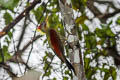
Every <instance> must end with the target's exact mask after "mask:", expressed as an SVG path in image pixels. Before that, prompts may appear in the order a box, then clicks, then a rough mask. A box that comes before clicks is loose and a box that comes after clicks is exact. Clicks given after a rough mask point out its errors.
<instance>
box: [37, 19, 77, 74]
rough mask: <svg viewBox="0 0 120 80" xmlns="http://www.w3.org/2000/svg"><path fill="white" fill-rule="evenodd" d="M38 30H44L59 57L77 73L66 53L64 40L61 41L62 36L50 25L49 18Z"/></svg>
mask: <svg viewBox="0 0 120 80" xmlns="http://www.w3.org/2000/svg"><path fill="white" fill-rule="evenodd" d="M37 30H39V31H43V32H45V33H46V35H47V39H48V42H49V44H50V46H51V47H52V49H53V51H54V53H55V54H56V55H57V56H58V58H59V59H60V60H61V61H62V62H64V63H66V65H67V66H68V68H69V69H70V70H73V72H74V73H75V69H74V67H73V66H72V64H71V63H70V62H69V61H68V60H67V59H66V57H65V55H64V47H63V45H62V42H61V40H60V37H59V35H58V34H57V32H56V30H55V29H54V28H52V27H49V24H48V21H47V20H46V21H45V22H43V23H42V24H40V26H38V29H37Z"/></svg>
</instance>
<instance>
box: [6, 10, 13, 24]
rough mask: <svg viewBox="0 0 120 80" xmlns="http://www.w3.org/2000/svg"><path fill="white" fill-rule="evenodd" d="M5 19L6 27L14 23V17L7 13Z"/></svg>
mask: <svg viewBox="0 0 120 80" xmlns="http://www.w3.org/2000/svg"><path fill="white" fill-rule="evenodd" d="M4 19H5V24H6V25H7V24H9V23H10V22H12V21H13V18H12V16H11V15H10V13H8V12H6V13H5V14H4Z"/></svg>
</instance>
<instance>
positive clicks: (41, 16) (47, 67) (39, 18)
mask: <svg viewBox="0 0 120 80" xmlns="http://www.w3.org/2000/svg"><path fill="white" fill-rule="evenodd" d="M33 1H34V0H33ZM48 1H49V2H48V3H44V2H43V3H40V4H39V5H37V6H36V7H35V8H34V9H33V10H32V11H31V13H32V14H31V13H29V15H30V16H29V17H31V15H33V16H34V17H35V21H36V22H38V24H41V23H42V22H43V21H45V19H46V16H49V17H48V22H49V25H50V26H51V27H52V28H54V29H56V31H57V32H58V33H59V34H60V36H61V38H62V39H61V40H63V44H64V45H65V52H66V53H68V49H69V47H70V46H69V45H67V36H66V37H65V35H66V34H68V35H71V33H68V32H67V31H66V29H65V28H64V25H66V24H64V22H63V21H64V20H63V21H62V20H61V19H64V16H61V14H60V12H61V11H60V7H59V2H58V0H48ZM63 1H64V0H63ZM87 1H88V0H71V5H68V4H66V5H67V7H69V8H71V9H72V10H73V11H74V12H76V13H78V14H80V16H79V17H77V18H75V19H74V18H73V19H74V21H75V26H76V28H75V29H76V31H77V35H76V36H78V37H79V42H80V45H83V46H80V49H81V50H82V51H83V53H84V69H85V75H86V78H87V79H88V80H97V79H98V78H97V77H96V75H98V74H99V75H100V76H101V78H102V80H108V79H112V80H116V79H117V75H118V74H117V65H116V64H115V60H116V59H114V56H112V55H111V53H110V52H117V51H115V50H114V48H116V46H117V45H118V44H117V43H116V41H117V39H118V37H119V36H118V35H119V33H118V34H116V33H115V32H113V29H112V28H111V26H112V24H117V25H120V17H118V18H117V20H116V22H115V23H114V22H113V21H110V22H109V23H104V24H103V23H100V27H98V26H97V25H92V27H96V28H95V30H93V32H91V30H90V26H89V25H87V24H85V21H86V20H87V21H90V22H92V19H93V18H92V19H89V18H88V16H87V13H85V10H86V6H87V4H86V3H87ZM18 3H19V0H0V7H1V8H0V10H1V11H2V10H3V11H5V13H4V15H3V18H4V20H5V25H8V24H10V23H11V22H12V21H13V17H12V14H14V15H16V14H17V13H14V9H15V8H16V7H17V6H18ZM28 6H29V5H28ZM92 6H93V5H92ZM9 11H11V13H12V14H11V13H10V12H9ZM95 17H96V16H95ZM28 20H29V19H28ZM29 22H30V23H32V21H30V20H29ZM13 32H14V29H12V30H10V31H9V32H8V33H7V36H5V37H4V38H5V39H4V43H5V44H4V45H3V46H2V51H3V53H4V59H5V61H7V60H8V59H10V58H11V57H12V56H11V55H10V53H9V51H8V50H9V47H10V44H11V43H12V42H11V41H12V39H13V34H14V33H13ZM24 34H25V33H24ZM23 41H25V40H23ZM47 44H48V41H47V39H45V40H44V41H43V46H45V45H47ZM112 49H113V51H111V50H112ZM49 50H51V49H50V46H49V47H48V46H47V50H46V52H45V53H43V54H44V55H45V56H44V57H42V61H43V70H44V71H45V73H44V75H43V78H44V77H48V78H50V76H51V75H52V74H53V72H57V71H58V69H54V65H58V64H57V63H54V64H53V65H51V64H52V63H53V62H54V55H53V53H52V52H51V51H49ZM0 54H1V52H0ZM66 55H67V56H66V57H68V54H66ZM110 57H112V58H113V59H112V60H113V61H114V63H113V64H112V65H111V64H110V63H109V61H108V60H107V59H108V58H110ZM102 60H103V62H102ZM1 61H2V56H0V62H1ZM61 65H62V67H60V66H59V68H60V70H63V71H58V72H59V73H61V74H62V75H61V76H62V79H63V80H68V79H70V78H72V76H71V72H70V71H69V70H68V69H67V67H66V66H64V64H61ZM52 79H53V80H57V78H56V77H55V76H54V77H52Z"/></svg>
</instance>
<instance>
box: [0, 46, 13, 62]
mask: <svg viewBox="0 0 120 80" xmlns="http://www.w3.org/2000/svg"><path fill="white" fill-rule="evenodd" d="M2 51H3V54H4V60H5V61H7V60H8V59H10V58H11V56H10V54H9V53H8V46H5V45H4V46H3V48H2ZM0 54H1V53H0ZM1 61H2V57H1V56H0V62H1Z"/></svg>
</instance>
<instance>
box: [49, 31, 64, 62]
mask: <svg viewBox="0 0 120 80" xmlns="http://www.w3.org/2000/svg"><path fill="white" fill-rule="evenodd" d="M49 35H50V44H51V46H52V48H53V50H54V52H55V53H56V54H57V56H58V57H59V58H60V59H61V60H62V61H63V62H64V58H65V56H64V47H63V44H62V42H61V40H60V37H59V35H58V34H57V32H56V31H55V30H54V29H50V30H49Z"/></svg>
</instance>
